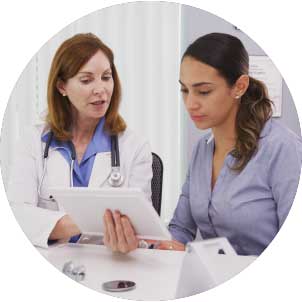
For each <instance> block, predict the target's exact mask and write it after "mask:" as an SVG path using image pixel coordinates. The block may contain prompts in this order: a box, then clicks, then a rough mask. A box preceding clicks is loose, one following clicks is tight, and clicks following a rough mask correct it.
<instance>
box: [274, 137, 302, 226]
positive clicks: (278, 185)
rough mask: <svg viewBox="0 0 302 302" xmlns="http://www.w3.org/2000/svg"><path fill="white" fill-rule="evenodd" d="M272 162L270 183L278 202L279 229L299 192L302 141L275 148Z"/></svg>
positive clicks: (283, 143)
mask: <svg viewBox="0 0 302 302" xmlns="http://www.w3.org/2000/svg"><path fill="white" fill-rule="evenodd" d="M274 149H275V150H274V153H273V156H272V157H271V160H270V167H269V171H270V173H269V181H270V186H271V189H272V194H273V198H274V200H275V202H276V207H277V216H278V220H279V228H280V227H281V226H282V224H283V223H284V220H285V219H286V217H287V215H288V213H289V211H290V208H291V206H292V203H293V201H294V199H295V195H296V192H297V188H298V184H299V178H300V171H301V160H302V141H301V139H300V138H298V137H297V139H296V138H295V140H294V141H293V140H291V141H289V142H288V141H287V142H282V144H280V145H278V146H275V148H274Z"/></svg>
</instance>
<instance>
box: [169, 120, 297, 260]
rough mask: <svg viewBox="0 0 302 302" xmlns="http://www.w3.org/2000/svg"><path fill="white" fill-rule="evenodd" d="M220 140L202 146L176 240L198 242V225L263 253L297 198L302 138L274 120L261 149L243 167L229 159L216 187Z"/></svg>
mask: <svg viewBox="0 0 302 302" xmlns="http://www.w3.org/2000/svg"><path fill="white" fill-rule="evenodd" d="M214 143H215V142H214V139H211V138H210V135H209V134H208V135H206V136H204V137H202V138H201V139H200V141H199V142H198V144H197V145H196V147H195V149H194V151H193V155H192V160H191V163H190V167H189V171H188V174H187V178H186V182H185V184H184V185H183V188H182V193H181V195H180V198H179V201H178V205H177V208H176V210H175V212H174V216H173V218H172V220H171V222H170V224H169V230H170V232H171V234H172V236H173V238H174V239H176V240H178V241H180V242H182V243H184V244H186V243H187V242H189V241H193V240H194V239H195V236H196V232H197V229H198V230H199V231H200V233H201V236H202V237H203V238H204V239H207V238H213V237H227V238H228V240H229V241H230V243H231V244H232V246H233V247H234V249H235V250H236V251H237V253H238V254H241V255H259V254H261V252H262V251H263V250H264V249H265V248H266V247H267V246H268V245H269V243H270V242H271V241H272V240H273V238H274V237H275V235H276V234H277V232H278V231H279V229H280V227H281V226H282V224H283V222H284V220H285V218H286V216H287V214H288V212H289V210H290V207H291V205H292V202H293V200H294V197H295V194H296V191H297V186H298V182H299V177H300V169H301V160H302V140H301V138H300V137H298V136H297V135H296V134H294V133H293V132H291V131H290V130H288V129H287V128H285V127H283V126H282V125H281V124H279V123H278V122H276V121H274V120H272V119H270V120H268V121H267V122H266V124H265V126H264V128H263V130H262V132H261V135H260V139H259V148H258V151H257V152H256V153H255V154H254V156H253V157H252V158H251V159H250V161H249V162H248V164H247V165H246V166H245V168H244V169H243V170H242V171H241V172H240V173H238V172H234V171H232V170H230V169H229V167H230V166H232V165H233V163H234V161H235V159H234V157H233V156H232V155H231V154H228V155H227V157H226V158H225V161H224V164H223V167H222V169H221V171H220V174H219V176H218V179H217V181H216V183H215V186H214V188H213V191H212V189H211V178H212V161H213V152H214Z"/></svg>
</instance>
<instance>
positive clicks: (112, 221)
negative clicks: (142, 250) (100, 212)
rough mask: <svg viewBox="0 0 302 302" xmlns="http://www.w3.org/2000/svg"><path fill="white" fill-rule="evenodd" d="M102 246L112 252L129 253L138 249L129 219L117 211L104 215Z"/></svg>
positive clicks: (107, 212) (108, 211) (107, 211)
mask: <svg viewBox="0 0 302 302" xmlns="http://www.w3.org/2000/svg"><path fill="white" fill-rule="evenodd" d="M103 222H104V244H105V245H106V246H107V247H109V248H110V249H111V250H112V251H114V252H121V253H123V254H126V253H129V252H131V251H133V250H135V249H136V248H137V247H138V239H137V237H136V235H135V231H134V229H133V227H132V225H131V222H130V219H129V218H128V217H127V216H125V215H122V214H121V213H120V212H119V211H114V212H113V213H112V212H111V211H110V210H108V209H107V210H106V212H105V214H104V220H103Z"/></svg>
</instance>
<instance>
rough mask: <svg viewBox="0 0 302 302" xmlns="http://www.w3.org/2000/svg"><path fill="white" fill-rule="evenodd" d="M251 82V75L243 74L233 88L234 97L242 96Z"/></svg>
mask: <svg viewBox="0 0 302 302" xmlns="http://www.w3.org/2000/svg"><path fill="white" fill-rule="evenodd" d="M249 83H250V78H249V76H248V75H247V74H243V75H241V76H240V77H239V78H238V79H237V81H236V83H235V84H234V86H233V89H232V90H233V91H232V94H233V97H234V98H240V97H241V96H243V95H244V94H245V92H246V91H247V89H248V87H249Z"/></svg>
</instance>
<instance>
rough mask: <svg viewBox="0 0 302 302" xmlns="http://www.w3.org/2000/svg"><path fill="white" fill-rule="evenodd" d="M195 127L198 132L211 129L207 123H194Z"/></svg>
mask: <svg viewBox="0 0 302 302" xmlns="http://www.w3.org/2000/svg"><path fill="white" fill-rule="evenodd" d="M194 124H195V127H196V128H198V129H200V130H207V129H209V128H212V125H210V124H209V123H203V122H194Z"/></svg>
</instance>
